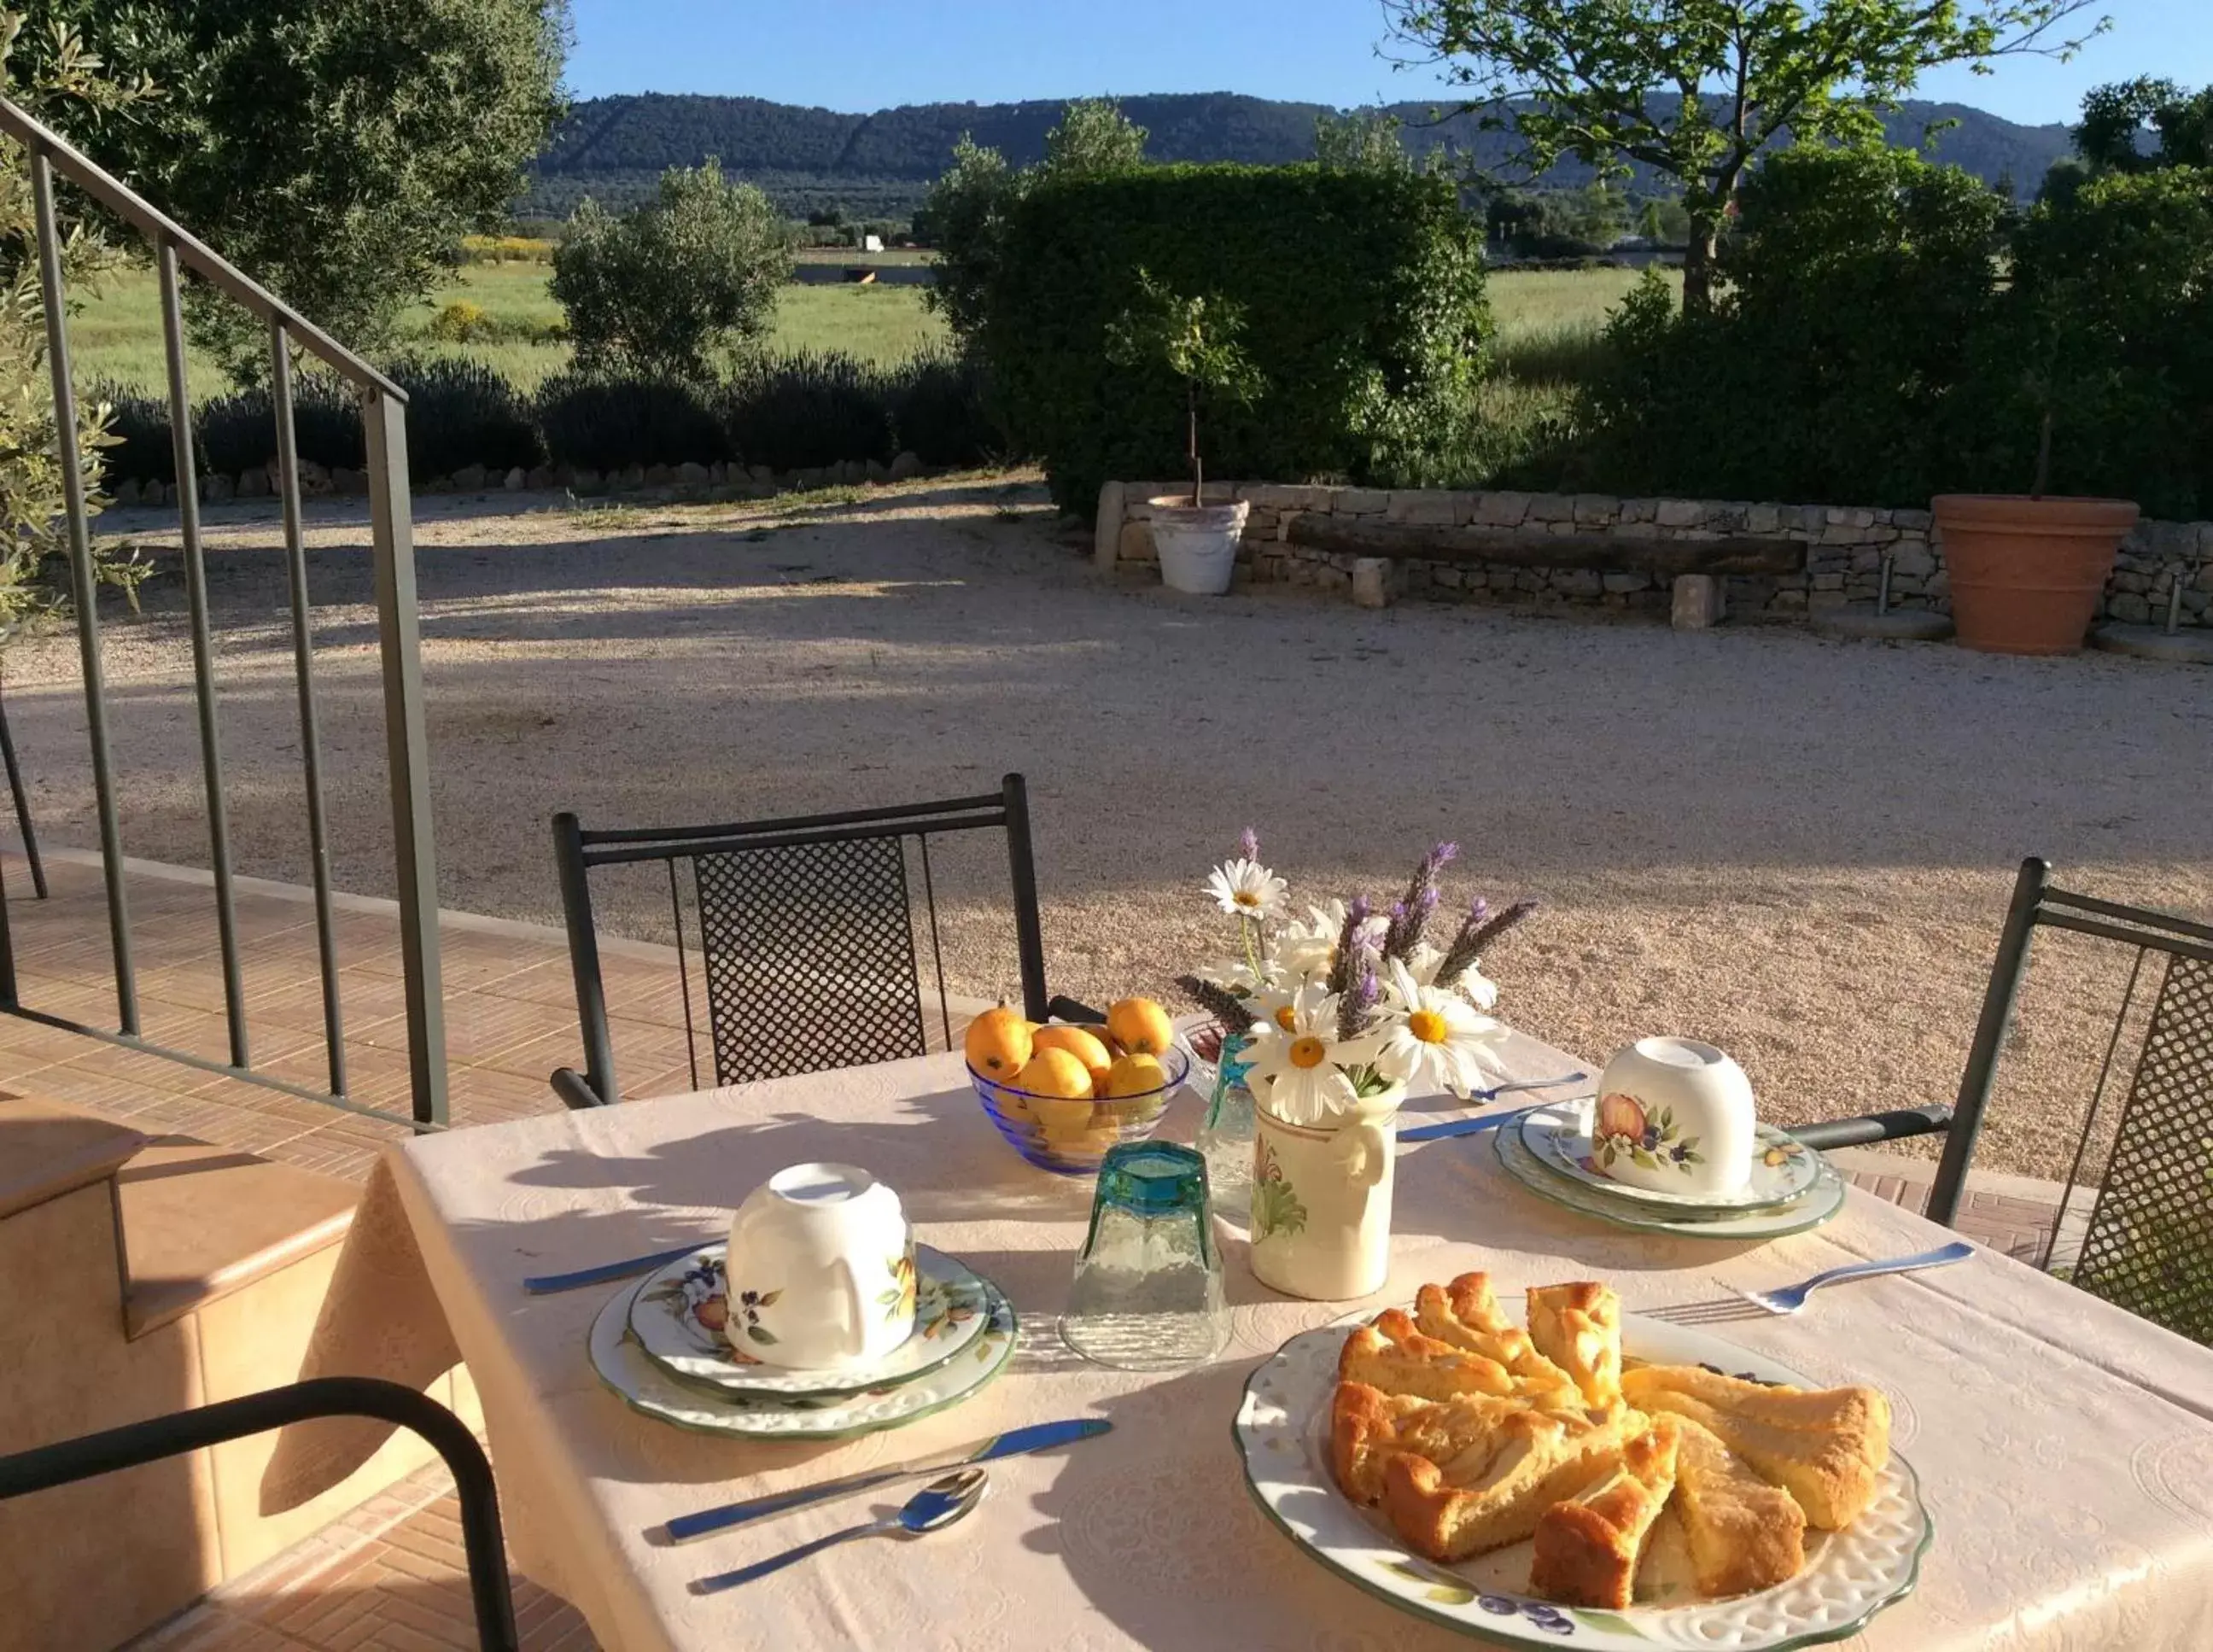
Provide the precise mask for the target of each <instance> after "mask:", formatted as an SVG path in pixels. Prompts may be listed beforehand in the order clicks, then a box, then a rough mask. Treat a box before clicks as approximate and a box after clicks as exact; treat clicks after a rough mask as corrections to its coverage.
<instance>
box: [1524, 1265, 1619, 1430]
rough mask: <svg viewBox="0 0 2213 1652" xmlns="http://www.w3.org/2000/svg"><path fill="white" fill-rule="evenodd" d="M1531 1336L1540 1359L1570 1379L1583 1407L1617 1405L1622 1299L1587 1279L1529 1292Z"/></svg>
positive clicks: (1543, 1286) (1544, 1286) (1534, 1289)
mask: <svg viewBox="0 0 2213 1652" xmlns="http://www.w3.org/2000/svg"><path fill="white" fill-rule="evenodd" d="M1529 1336H1530V1338H1531V1340H1533V1342H1534V1343H1535V1344H1537V1351H1538V1352H1539V1354H1542V1355H1543V1356H1545V1358H1546V1359H1548V1360H1550V1361H1551V1362H1552V1363H1553V1364H1554V1365H1557V1366H1558V1367H1559V1369H1561V1370H1563V1371H1564V1372H1566V1373H1567V1374H1568V1376H1569V1377H1570V1380H1571V1381H1573V1382H1574V1383H1575V1385H1576V1388H1577V1389H1578V1390H1579V1391H1580V1392H1581V1393H1582V1397H1583V1400H1584V1403H1585V1404H1587V1405H1592V1406H1596V1407H1604V1406H1607V1405H1613V1404H1615V1403H1616V1402H1618V1401H1619V1400H1620V1399H1621V1398H1622V1389H1621V1298H1620V1297H1619V1296H1617V1295H1614V1294H1613V1291H1612V1290H1611V1289H1608V1288H1607V1287H1606V1286H1604V1285H1601V1284H1599V1283H1595V1282H1594V1281H1592V1280H1588V1279H1580V1280H1576V1281H1575V1282H1574V1283H1570V1284H1564V1285H1535V1286H1533V1287H1531V1289H1530V1291H1529Z"/></svg>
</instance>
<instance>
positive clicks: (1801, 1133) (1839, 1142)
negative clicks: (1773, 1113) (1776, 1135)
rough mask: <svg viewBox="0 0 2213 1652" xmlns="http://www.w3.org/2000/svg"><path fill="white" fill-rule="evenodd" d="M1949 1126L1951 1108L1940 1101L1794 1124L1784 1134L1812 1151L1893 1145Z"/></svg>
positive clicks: (1946, 1128)
mask: <svg viewBox="0 0 2213 1652" xmlns="http://www.w3.org/2000/svg"><path fill="white" fill-rule="evenodd" d="M1951 1127H1952V1109H1951V1108H1950V1107H1948V1106H1945V1105H1943V1104H1942V1103H1941V1102H1932V1103H1931V1104H1930V1105H1929V1106H1924V1107H1898V1108H1893V1110H1892V1111H1890V1112H1888V1113H1868V1114H1866V1115H1865V1116H1864V1117H1862V1118H1858V1119H1824V1120H1822V1121H1821V1122H1820V1124H1818V1125H1790V1126H1789V1127H1787V1129H1786V1131H1785V1133H1786V1134H1787V1135H1789V1136H1790V1137H1793V1138H1794V1139H1795V1140H1796V1141H1798V1142H1801V1143H1804V1144H1805V1145H1806V1146H1808V1147H1810V1148H1816V1149H1826V1148H1832V1147H1858V1146H1860V1145H1862V1143H1868V1142H1893V1141H1896V1140H1898V1139H1899V1138H1900V1137H1906V1136H1931V1135H1935V1134H1936V1133H1937V1132H1939V1131H1947V1130H1949V1129H1950V1128H1951Z"/></svg>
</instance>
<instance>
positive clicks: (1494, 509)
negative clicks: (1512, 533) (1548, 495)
mask: <svg viewBox="0 0 2213 1652" xmlns="http://www.w3.org/2000/svg"><path fill="white" fill-rule="evenodd" d="M1528 515H1529V496H1528V495H1527V494H1526V493H1478V494H1477V495H1476V496H1475V505H1474V511H1473V515H1472V519H1473V520H1474V521H1478V522H1480V523H1482V524H1483V526H1484V527H1521V524H1522V523H1523V522H1524V521H1527V519H1528Z"/></svg>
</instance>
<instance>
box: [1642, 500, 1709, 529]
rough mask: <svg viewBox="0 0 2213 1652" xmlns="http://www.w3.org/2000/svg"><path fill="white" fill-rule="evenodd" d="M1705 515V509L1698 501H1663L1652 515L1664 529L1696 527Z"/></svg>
mask: <svg viewBox="0 0 2213 1652" xmlns="http://www.w3.org/2000/svg"><path fill="white" fill-rule="evenodd" d="M1704 515H1705V507H1704V506H1703V505H1701V504H1700V503H1698V501H1697V500H1696V499H1662V500H1661V501H1660V502H1659V503H1658V506H1657V508H1656V509H1655V510H1654V511H1653V513H1652V519H1653V521H1655V522H1657V523H1659V525H1660V526H1661V527H1697V526H1698V523H1699V521H1701V520H1702V519H1703V518H1704Z"/></svg>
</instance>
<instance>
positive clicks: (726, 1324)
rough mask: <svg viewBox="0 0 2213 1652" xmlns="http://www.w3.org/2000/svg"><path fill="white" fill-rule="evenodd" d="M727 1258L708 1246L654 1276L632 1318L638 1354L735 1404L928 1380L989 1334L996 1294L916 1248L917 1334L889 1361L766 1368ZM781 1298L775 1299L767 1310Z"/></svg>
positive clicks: (940, 1255)
mask: <svg viewBox="0 0 2213 1652" xmlns="http://www.w3.org/2000/svg"><path fill="white" fill-rule="evenodd" d="M727 1249H728V1247H726V1246H722V1245H710V1246H708V1247H706V1248H704V1250H699V1251H696V1252H694V1253H692V1255H690V1256H687V1257H686V1258H685V1259H683V1260H682V1261H680V1262H671V1263H670V1264H668V1266H666V1267H664V1268H661V1269H660V1270H659V1271H656V1272H655V1273H653V1274H650V1275H649V1276H648V1277H647V1278H646V1281H645V1283H644V1284H643V1285H642V1286H640V1287H639V1289H638V1292H637V1301H636V1302H635V1303H634V1304H633V1305H632V1307H631V1317H630V1329H631V1336H632V1337H634V1338H636V1339H637V1345H638V1346H639V1347H640V1348H642V1349H643V1350H645V1353H646V1356H647V1357H649V1359H651V1360H652V1361H653V1362H654V1363H655V1364H656V1365H659V1366H661V1367H662V1368H663V1369H666V1370H667V1371H668V1372H669V1373H670V1374H671V1375H674V1376H679V1377H682V1378H683V1379H684V1380H685V1381H687V1382H692V1383H704V1384H706V1385H708V1386H710V1387H714V1388H716V1389H719V1390H721V1391H722V1392H723V1393H729V1394H731V1395H733V1396H735V1397H739V1398H759V1399H783V1400H801V1399H837V1398H838V1397H839V1396H841V1395H844V1394H857V1393H867V1392H868V1391H869V1390H870V1389H872V1388H889V1387H897V1386H898V1385H899V1384H900V1383H902V1382H911V1381H914V1380H915V1379H916V1378H918V1377H921V1376H926V1375H929V1374H930V1372H932V1371H934V1370H936V1369H937V1368H938V1367H939V1366H941V1365H942V1364H944V1363H945V1362H947V1361H948V1360H950V1359H952V1358H953V1357H954V1356H955V1355H957V1354H959V1353H960V1351H961V1350H963V1349H965V1348H966V1347H967V1346H968V1345H969V1344H971V1343H972V1342H974V1341H975V1340H976V1338H978V1337H980V1336H982V1335H983V1334H984V1330H985V1317H986V1315H985V1308H986V1301H985V1298H986V1296H987V1295H988V1294H989V1289H990V1288H989V1287H988V1286H986V1285H985V1283H984V1281H983V1280H982V1279H981V1278H979V1277H978V1276H977V1275H975V1274H974V1273H972V1272H970V1271H969V1270H968V1269H967V1268H966V1266H965V1265H963V1264H961V1263H960V1262H958V1261H956V1260H954V1259H953V1258H952V1257H949V1256H948V1255H946V1254H945V1253H944V1252H942V1251H936V1250H932V1249H931V1248H930V1247H929V1246H927V1245H918V1246H916V1247H914V1258H913V1262H912V1269H913V1271H912V1275H911V1280H910V1283H909V1287H908V1288H909V1289H911V1290H912V1291H913V1293H914V1334H913V1335H912V1336H911V1337H909V1338H907V1339H906V1340H905V1342H903V1343H901V1344H899V1346H898V1347H897V1348H895V1349H893V1350H892V1351H891V1352H890V1353H889V1354H887V1355H886V1356H884V1357H883V1358H882V1359H880V1360H875V1361H871V1362H868V1363H866V1364H863V1365H849V1366H843V1367H840V1368H838V1369H835V1370H819V1371H808V1370H799V1369H794V1368H791V1367H788V1366H780V1365H767V1364H764V1363H762V1362H761V1361H760V1360H759V1358H758V1357H756V1356H754V1355H753V1353H751V1352H749V1351H747V1350H748V1348H749V1346H752V1345H757V1344H762V1343H765V1342H767V1341H768V1340H769V1337H768V1333H767V1332H765V1330H764V1329H763V1328H762V1327H761V1326H760V1325H759V1318H758V1315H757V1314H756V1313H755V1311H754V1308H755V1304H756V1303H757V1302H758V1301H760V1300H761V1297H760V1295H759V1292H756V1291H753V1290H741V1291H740V1292H739V1293H738V1298H737V1301H735V1302H733V1301H731V1300H730V1298H729V1289H728V1285H727V1283H726V1281H725V1280H724V1278H723V1277H722V1257H723V1253H724V1252H725V1251H726V1250H727ZM886 1294H887V1296H888V1295H889V1293H888V1292H887V1293H886ZM775 1295H776V1293H775V1291H774V1289H772V1288H771V1289H770V1290H769V1292H768V1297H767V1300H769V1301H774V1300H775Z"/></svg>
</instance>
